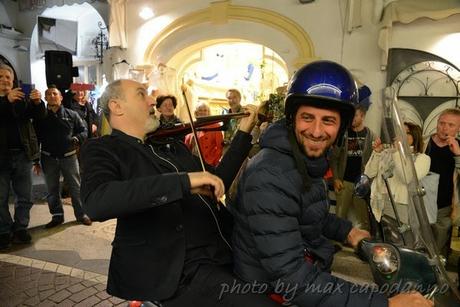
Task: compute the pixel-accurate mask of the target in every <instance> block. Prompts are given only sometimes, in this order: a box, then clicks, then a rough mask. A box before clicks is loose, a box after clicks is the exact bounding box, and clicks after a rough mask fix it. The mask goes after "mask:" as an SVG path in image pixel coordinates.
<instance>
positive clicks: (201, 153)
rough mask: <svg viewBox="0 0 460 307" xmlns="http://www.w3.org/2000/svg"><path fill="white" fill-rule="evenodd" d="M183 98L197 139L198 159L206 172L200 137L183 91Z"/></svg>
mask: <svg viewBox="0 0 460 307" xmlns="http://www.w3.org/2000/svg"><path fill="white" fill-rule="evenodd" d="M182 97H184V102H185V107H186V109H187V114H188V117H189V119H190V128H192V134H193V137H194V138H195V146H196V147H197V149H198V158H199V159H200V163H201V169H202V170H203V172H205V171H206V167H205V166H204V159H203V152H202V151H201V146H200V142H198V135H197V132H196V128H195V125H194V123H193V117H192V112H191V111H190V106H189V105H188V99H187V96H186V95H185V90H182Z"/></svg>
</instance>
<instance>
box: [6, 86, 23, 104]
mask: <svg viewBox="0 0 460 307" xmlns="http://www.w3.org/2000/svg"><path fill="white" fill-rule="evenodd" d="M7 97H8V101H9V102H10V103H15V102H16V101H18V100H21V99H23V98H24V97H25V94H24V93H23V92H22V90H21V88H20V87H17V88H14V89H12V90H11V91H9V93H8V96H7Z"/></svg>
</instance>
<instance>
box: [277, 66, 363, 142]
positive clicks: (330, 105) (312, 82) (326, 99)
mask: <svg viewBox="0 0 460 307" xmlns="http://www.w3.org/2000/svg"><path fill="white" fill-rule="evenodd" d="M358 102H359V94H358V86H357V84H356V82H355V80H354V79H353V77H352V75H351V73H350V72H349V71H348V70H347V69H346V68H345V67H343V66H342V65H340V64H337V63H335V62H332V61H324V60H321V61H315V62H312V63H309V64H307V65H305V66H303V67H302V68H300V69H299V70H298V71H297V72H296V73H295V74H294V76H293V77H292V78H291V80H290V82H289V85H288V90H287V95H286V100H285V109H284V114H285V115H286V120H287V123H288V124H290V125H293V123H294V117H295V114H296V112H297V110H298V108H299V107H300V106H301V105H310V106H314V107H318V108H326V109H334V110H338V111H339V112H340V121H341V125H340V130H339V135H340V134H342V133H343V132H344V131H345V129H346V128H347V127H349V126H350V124H351V122H352V121H353V117H354V114H355V107H354V106H355V105H357V104H358Z"/></svg>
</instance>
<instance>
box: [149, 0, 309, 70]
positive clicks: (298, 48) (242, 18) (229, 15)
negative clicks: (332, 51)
mask: <svg viewBox="0 0 460 307" xmlns="http://www.w3.org/2000/svg"><path fill="white" fill-rule="evenodd" d="M231 23H233V24H235V23H244V24H246V25H247V24H248V23H249V24H251V25H253V26H254V27H249V28H248V27H246V28H245V31H244V34H243V31H239V32H238V31H228V32H227V33H225V31H223V32H222V33H218V35H221V36H220V37H211V38H209V37H208V38H207V39H205V38H204V37H200V36H199V35H194V37H195V39H194V38H193V37H192V38H190V35H185V34H184V33H190V31H193V30H195V32H199V31H196V30H198V29H200V27H203V26H204V25H206V26H209V25H211V26H212V27H213V29H222V28H225V27H229V28H231V25H230V24H231ZM256 27H259V29H260V28H264V29H265V30H266V31H270V32H271V33H272V34H273V35H277V36H278V37H280V39H282V40H284V41H289V43H290V44H291V46H293V49H295V50H294V51H293V53H295V57H292V58H291V59H290V60H286V64H287V66H288V69H289V70H290V72H292V71H294V70H295V69H297V68H299V67H301V66H302V65H303V64H305V63H309V62H311V61H313V60H315V59H316V56H315V51H314V46H313V43H312V41H311V39H310V36H309V35H308V33H307V32H305V31H304V30H303V28H302V27H301V26H300V25H298V24H297V23H296V22H294V21H292V20H291V19H289V18H287V17H286V16H283V15H281V14H278V13H276V12H274V11H270V10H266V9H261V8H255V7H248V6H239V5H232V4H230V1H220V2H214V3H211V5H210V6H209V7H208V8H206V9H203V10H198V11H196V12H193V13H191V14H188V15H185V16H183V17H180V18H178V19H176V20H175V21H174V22H172V23H171V24H169V25H168V26H167V27H165V28H164V29H163V30H162V31H161V32H160V33H159V34H158V35H156V36H155V37H154V38H152V40H151V42H150V44H149V45H148V46H147V48H146V50H145V53H144V63H156V62H157V58H158V56H159V55H160V54H167V55H166V57H165V60H166V61H165V62H167V61H168V60H169V59H170V58H171V57H172V55H174V54H176V53H177V52H179V51H180V50H181V49H179V48H186V47H187V46H189V45H194V44H198V43H199V42H201V41H205V40H210V39H219V38H222V35H224V36H226V39H236V40H248V41H252V42H256V43H259V44H262V45H266V46H268V47H269V48H271V49H273V50H275V51H277V52H278V53H282V52H280V51H281V50H280V48H282V47H281V46H274V44H273V43H267V42H266V41H261V40H260V38H259V35H258V33H256V31H254V30H253V28H256ZM251 31H253V32H251ZM230 33H231V34H230ZM194 34H195V33H194ZM184 37H186V38H187V39H188V42H187V44H188V45H187V46H179V47H177V49H176V50H170V49H171V44H170V43H168V42H170V41H171V40H175V39H176V40H177V39H178V38H184ZM280 45H282V44H280ZM168 48H169V49H168Z"/></svg>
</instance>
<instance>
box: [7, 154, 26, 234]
mask: <svg viewBox="0 0 460 307" xmlns="http://www.w3.org/2000/svg"><path fill="white" fill-rule="evenodd" d="M31 170H32V162H31V161H30V160H29V159H28V158H27V155H26V153H25V152H24V151H21V150H18V151H10V153H9V154H7V155H0V234H4V233H9V232H11V231H17V230H21V229H27V226H28V225H29V220H30V208H31V207H32V201H31V197H32V173H31ZM10 187H12V188H13V192H14V196H15V202H14V221H13V219H12V218H11V215H10V211H9V210H8V197H9V194H10Z"/></svg>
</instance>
